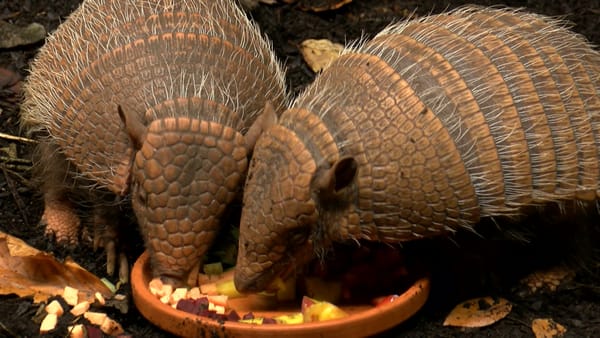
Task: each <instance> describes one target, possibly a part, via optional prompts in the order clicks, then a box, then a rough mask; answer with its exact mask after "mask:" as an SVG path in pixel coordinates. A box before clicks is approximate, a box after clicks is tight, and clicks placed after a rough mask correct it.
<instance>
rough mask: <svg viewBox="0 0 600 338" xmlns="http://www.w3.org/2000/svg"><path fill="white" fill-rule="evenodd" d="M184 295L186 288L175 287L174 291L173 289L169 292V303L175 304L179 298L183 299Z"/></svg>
mask: <svg viewBox="0 0 600 338" xmlns="http://www.w3.org/2000/svg"><path fill="white" fill-rule="evenodd" d="M186 295H187V288H177V289H175V291H173V293H172V294H171V299H170V300H169V304H171V305H173V304H177V302H179V301H180V300H182V299H185V296H186Z"/></svg>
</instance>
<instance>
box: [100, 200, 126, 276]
mask: <svg viewBox="0 0 600 338" xmlns="http://www.w3.org/2000/svg"><path fill="white" fill-rule="evenodd" d="M124 213H125V211H124V210H122V208H121V205H114V204H113V205H111V204H106V203H99V204H97V205H95V206H94V210H93V220H92V243H93V248H94V251H96V250H97V249H98V248H103V249H104V251H105V252H106V273H107V274H108V275H109V276H112V275H113V274H114V272H115V268H117V267H118V268H119V281H121V282H127V281H129V264H128V262H127V257H126V256H125V253H124V243H123V241H121V240H120V239H122V238H125V237H123V236H122V235H121V234H120V232H121V231H120V230H122V229H123V228H125V227H127V225H128V224H123V223H124V222H125V221H126V219H127V218H126V217H123V214H124Z"/></svg>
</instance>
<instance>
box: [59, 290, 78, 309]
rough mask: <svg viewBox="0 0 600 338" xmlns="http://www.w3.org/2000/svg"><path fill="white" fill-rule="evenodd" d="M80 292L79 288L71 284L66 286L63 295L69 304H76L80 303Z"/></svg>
mask: <svg viewBox="0 0 600 338" xmlns="http://www.w3.org/2000/svg"><path fill="white" fill-rule="evenodd" d="M78 294H79V290H77V289H75V288H72V287H70V286H65V289H64V290H63V294H62V297H63V299H64V300H65V302H66V303H67V304H69V305H71V306H75V305H77V303H79V301H78Z"/></svg>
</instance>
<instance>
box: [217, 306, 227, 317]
mask: <svg viewBox="0 0 600 338" xmlns="http://www.w3.org/2000/svg"><path fill="white" fill-rule="evenodd" d="M215 312H216V313H217V314H218V315H224V314H225V306H223V305H215Z"/></svg>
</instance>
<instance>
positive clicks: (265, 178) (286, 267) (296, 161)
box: [234, 125, 356, 292]
mask: <svg viewBox="0 0 600 338" xmlns="http://www.w3.org/2000/svg"><path fill="white" fill-rule="evenodd" d="M355 173H356V163H355V162H354V160H353V159H342V160H339V161H337V162H336V163H334V164H333V165H331V166H328V168H320V167H319V166H318V165H317V162H316V161H315V159H314V158H313V156H312V155H311V153H310V152H309V150H308V149H307V148H306V146H305V145H304V143H303V142H302V141H301V140H300V139H299V138H298V137H297V136H296V134H295V133H293V132H292V131H290V130H289V129H287V128H285V127H283V126H280V125H275V126H273V127H271V128H270V129H269V130H268V131H266V132H265V133H263V134H262V135H261V137H260V138H259V139H258V141H257V143H256V147H255V148H254V153H253V155H252V160H251V162H250V167H249V169H248V179H247V180H246V186H245V188H244V207H243V210H242V218H241V223H240V239H239V252H238V261H237V265H236V272H235V277H234V282H235V286H236V288H237V289H238V290H239V291H241V292H257V291H262V290H265V289H267V288H268V287H269V285H270V284H271V282H272V281H273V280H274V279H275V278H276V277H285V276H286V275H287V274H288V273H292V272H294V271H295V269H296V268H298V267H301V266H302V265H304V264H305V263H307V262H308V261H309V260H310V259H311V258H313V256H314V255H315V252H316V250H320V249H323V247H325V246H327V245H328V243H326V242H327V234H325V233H326V232H327V230H326V229H327V225H326V224H321V223H322V222H324V220H323V215H320V211H321V209H320V208H321V207H322V205H323V204H322V203H321V202H322V198H324V196H325V195H327V194H328V193H329V192H332V191H334V190H335V189H336V188H341V187H342V186H345V185H347V184H348V183H349V182H350V181H351V180H352V179H353V178H354V175H355ZM336 180H337V182H336ZM329 244H330V243H329Z"/></svg>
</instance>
